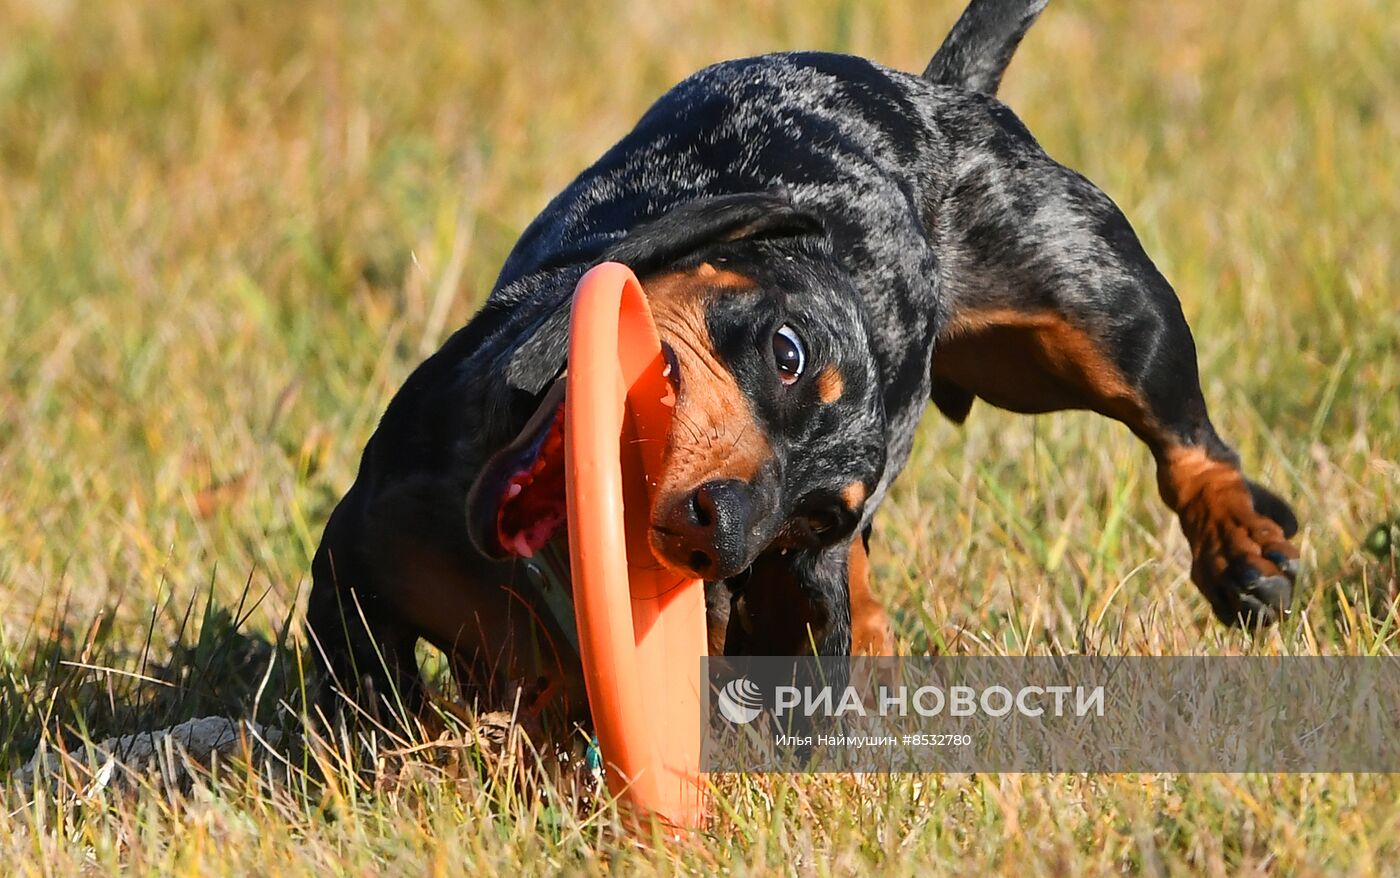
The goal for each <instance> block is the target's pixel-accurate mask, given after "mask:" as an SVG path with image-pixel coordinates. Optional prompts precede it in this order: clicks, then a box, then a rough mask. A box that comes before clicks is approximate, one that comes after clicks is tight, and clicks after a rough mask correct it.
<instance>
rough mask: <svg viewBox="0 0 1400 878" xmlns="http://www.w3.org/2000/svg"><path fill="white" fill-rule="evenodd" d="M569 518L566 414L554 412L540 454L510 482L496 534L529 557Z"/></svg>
mask: <svg viewBox="0 0 1400 878" xmlns="http://www.w3.org/2000/svg"><path fill="white" fill-rule="evenodd" d="M565 520H566V516H565V512H564V413H563V406H562V405H561V406H560V409H559V411H557V412H556V413H555V415H554V420H553V422H552V423H551V424H550V426H549V432H548V434H546V435H545V438H544V441H543V442H542V443H541V444H540V451H539V454H538V455H537V456H536V457H535V459H534V461H533V462H531V463H530V465H529V466H526V467H523V468H522V469H520V470H519V471H518V472H516V473H515V475H513V476H511V477H510V480H509V481H508V482H507V483H506V490H505V493H504V495H503V496H502V497H501V505H500V507H499V509H498V510H497V512H496V536H497V539H498V540H499V542H500V545H501V546H502V547H504V548H505V549H506V550H508V551H510V552H512V553H514V554H516V555H519V556H521V557H523V558H529V557H531V556H533V555H534V554H535V553H536V552H538V551H539V550H540V549H541V548H543V547H544V545H545V544H546V543H548V542H549V541H550V540H551V539H553V538H554V536H555V534H557V533H558V532H559V529H560V528H561V527H562V526H563V524H564V522H565Z"/></svg>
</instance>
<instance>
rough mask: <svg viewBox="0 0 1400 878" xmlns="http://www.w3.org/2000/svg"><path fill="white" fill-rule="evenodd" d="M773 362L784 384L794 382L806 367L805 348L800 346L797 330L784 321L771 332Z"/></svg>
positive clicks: (800, 341) (800, 340)
mask: <svg viewBox="0 0 1400 878" xmlns="http://www.w3.org/2000/svg"><path fill="white" fill-rule="evenodd" d="M773 362H774V364H776V365H777V367H778V380H779V381H781V382H783V383H784V384H794V383H796V382H797V379H798V378H801V377H802V370H803V369H805V368H807V350H806V349H805V348H803V347H802V339H800V338H798V336H797V332H796V331H795V330H794V329H793V328H792V327H791V326H788V325H787V324H786V323H784V324H783V325H782V326H780V327H778V331H777V332H775V333H773Z"/></svg>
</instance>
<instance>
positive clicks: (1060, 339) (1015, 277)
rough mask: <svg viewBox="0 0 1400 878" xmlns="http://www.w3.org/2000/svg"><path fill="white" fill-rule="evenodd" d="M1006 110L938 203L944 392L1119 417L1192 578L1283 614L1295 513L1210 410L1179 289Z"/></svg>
mask: <svg viewBox="0 0 1400 878" xmlns="http://www.w3.org/2000/svg"><path fill="white" fill-rule="evenodd" d="M998 112H1001V113H1005V116H1002V117H999V118H998V119H997V121H998V122H999V123H1000V125H1001V128H1002V130H1001V132H1000V134H999V135H997V136H995V137H993V138H991V140H990V141H989V142H988V143H987V144H986V147H987V148H986V149H985V153H984V158H985V159H986V161H983V162H980V163H978V164H977V165H976V166H975V167H973V168H971V169H970V170H969V171H968V172H967V174H966V175H965V176H964V177H963V179H962V180H961V181H960V182H959V183H958V185H957V186H955V187H954V188H953V190H952V193H953V194H952V195H951V196H950V198H949V199H948V201H947V202H946V203H945V204H944V205H943V208H942V211H941V213H940V223H939V240H937V241H936V242H935V245H936V246H937V248H938V252H939V253H940V256H941V257H942V260H943V267H942V274H943V277H942V279H943V281H944V287H945V290H946V302H947V305H948V311H947V319H946V322H945V324H944V325H943V326H942V328H941V330H940V331H939V334H938V337H937V340H936V343H935V348H934V351H933V355H932V377H933V384H934V390H933V397H934V401H935V402H936V403H937V404H938V405H939V408H941V409H943V410H944V411H945V412H946V413H948V414H949V415H950V416H952V417H954V419H955V420H961V419H962V417H963V416H965V415H966V414H967V408H968V406H970V404H971V400H972V398H973V397H980V398H982V399H984V400H986V401H987V402H989V403H991V404H993V405H996V406H998V407H1001V408H1005V409H1010V410H1011V411H1016V412H1024V413H1038V412H1048V411H1054V410H1059V409H1089V410H1092V411H1095V412H1098V413H1100V414H1103V415H1107V416H1108V417H1111V418H1115V419H1117V420H1119V421H1121V422H1123V423H1124V424H1126V425H1127V426H1128V427H1129V428H1131V429H1132V431H1133V432H1134V433H1136V434H1137V435H1138V436H1139V437H1140V438H1141V439H1142V440H1143V441H1144V442H1146V443H1147V445H1148V447H1149V448H1150V449H1151V450H1152V454H1153V456H1154V457H1155V459H1156V463H1157V474H1158V475H1157V480H1158V486H1159V489H1160V492H1161V495H1162V499H1163V500H1164V501H1166V503H1167V505H1168V506H1170V507H1171V508H1172V509H1173V510H1174V511H1175V512H1176V513H1177V515H1178V517H1179V519H1180V521H1181V527H1182V530H1183V531H1184V532H1185V534H1186V538H1187V540H1188V541H1189V543H1190V545H1191V551H1192V554H1193V564H1192V570H1191V573H1192V579H1193V580H1194V581H1195V583H1196V585H1197V586H1198V587H1199V588H1200V589H1201V591H1202V592H1203V593H1204V594H1205V595H1206V597H1207V598H1208V599H1209V600H1210V603H1211V606H1212V608H1213V609H1214V610H1215V614H1216V615H1217V616H1218V617H1219V618H1220V619H1221V620H1222V621H1225V622H1227V623H1231V624H1245V625H1257V624H1267V623H1271V622H1273V621H1275V620H1276V619H1277V618H1278V616H1279V614H1280V613H1282V612H1286V611H1287V610H1288V608H1289V606H1290V603H1291V600H1292V586H1293V578H1294V574H1295V571H1296V568H1297V558H1298V553H1297V551H1296V550H1295V549H1294V548H1293V546H1292V545H1291V544H1290V543H1289V537H1291V536H1292V535H1293V533H1294V532H1295V531H1296V530H1297V521H1296V519H1295V518H1294V515H1293V512H1292V511H1291V510H1290V509H1289V507H1288V504H1287V503H1285V502H1284V501H1283V500H1281V499H1280V498H1278V497H1277V496H1275V495H1274V494H1273V493H1271V492H1269V491H1268V490H1266V489H1264V488H1262V487H1260V486H1258V485H1256V484H1254V483H1252V482H1250V481H1248V480H1247V479H1246V478H1245V477H1244V474H1243V473H1242V471H1241V468H1240V461H1239V458H1238V456H1237V455H1236V454H1235V453H1234V452H1233V451H1232V450H1231V449H1230V447H1229V446H1228V445H1226V444H1225V442H1224V441H1223V440H1222V439H1221V438H1220V436H1219V435H1218V434H1217V433H1216V431H1215V428H1214V426H1213V425H1212V424H1211V421H1210V418H1209V416H1208V414H1207V411H1206V403H1205V399H1204V398H1203V396H1202V393H1201V387H1200V379H1199V376H1198V373H1197V366H1196V349H1195V344H1194V342H1193V340H1192V338H1191V331H1190V329H1189V328H1188V327H1187V324H1186V319H1185V317H1184V316H1183V314H1182V310H1181V305H1180V303H1179V302H1178V300H1177V297H1176V294H1175V292H1174V291H1173V290H1172V288H1171V286H1170V285H1169V284H1168V283H1167V281H1166V280H1165V279H1164V278H1163V277H1162V275H1161V274H1160V273H1159V272H1158V271H1157V269H1156V268H1155V267H1154V266H1153V264H1152V262H1151V260H1149V259H1148V257H1147V255H1146V253H1144V252H1143V249H1142V246H1141V245H1140V244H1139V242H1138V239H1137V237H1136V235H1134V233H1133V231H1132V229H1131V227H1130V226H1129V225H1128V222H1127V220H1126V219H1125V218H1124V217H1123V215H1122V213H1121V212H1120V211H1119V210H1118V208H1117V207H1116V206H1115V205H1114V204H1113V202H1112V201H1111V200H1109V198H1108V197H1107V196H1106V195H1104V194H1103V193H1102V192H1100V191H1099V190H1098V189H1096V188H1095V187H1094V186H1093V185H1092V184H1090V183H1089V182H1088V181H1087V180H1085V179H1084V178H1083V177H1081V176H1079V175H1078V174H1075V173H1073V172H1071V171H1068V170H1066V169H1064V168H1062V167H1060V166H1059V165H1057V164H1055V163H1054V162H1053V161H1051V160H1050V159H1049V158H1047V157H1046V156H1045V155H1044V153H1042V152H1040V150H1039V148H1038V147H1036V146H1035V145H1034V141H1031V140H1030V138H1029V135H1028V134H1025V133H1024V129H1021V128H1019V123H1016V122H1015V121H1014V118H1010V114H1009V112H1008V111H1004V110H1000V111H994V115H996V114H997V113H998Z"/></svg>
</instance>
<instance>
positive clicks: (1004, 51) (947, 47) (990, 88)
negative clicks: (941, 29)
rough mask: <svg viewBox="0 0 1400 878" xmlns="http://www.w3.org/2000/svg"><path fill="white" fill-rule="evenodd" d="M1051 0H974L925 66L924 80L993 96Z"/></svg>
mask: <svg viewBox="0 0 1400 878" xmlns="http://www.w3.org/2000/svg"><path fill="white" fill-rule="evenodd" d="M1047 2H1049V0H972V2H971V3H970V4H969V5H968V7H967V9H965V10H964V11H963V14H962V17H961V18H959V19H958V23H957V24H955V25H953V29H952V31H950V32H949V34H948V38H947V39H945V40H944V41H943V45H941V46H939V47H938V51H937V52H936V53H934V56H933V60H932V61H930V62H928V67H926V68H925V69H924V79H927V80H928V81H929V82H932V83H934V84H936V85H952V86H958V87H961V88H965V89H968V90H969V91H976V92H981V93H983V94H988V95H994V94H996V93H997V86H999V85H1001V76H1002V74H1003V73H1005V72H1006V65H1008V64H1010V63H1011V56H1012V54H1013V53H1015V51H1016V46H1017V45H1019V44H1020V42H1021V37H1023V36H1025V35H1026V31H1027V30H1029V29H1030V26H1031V24H1032V23H1034V22H1035V19H1036V16H1038V15H1040V12H1041V10H1042V9H1044V8H1045V4H1046V3H1047Z"/></svg>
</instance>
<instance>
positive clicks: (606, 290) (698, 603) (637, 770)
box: [564, 262, 707, 828]
mask: <svg viewBox="0 0 1400 878" xmlns="http://www.w3.org/2000/svg"><path fill="white" fill-rule="evenodd" d="M674 406H675V394H674V392H673V390H672V387H671V383H670V381H669V380H667V377H666V373H665V360H664V358H663V357H662V354H661V341H660V339H659V338H658V337H657V334H656V326H655V324H654V323H653V322H652V318H651V311H650V310H649V309H648V307H647V300H646V295H645V294H644V293H643V292H642V287H641V284H640V283H638V281H637V278H636V276H635V275H634V274H633V273H632V271H631V269H629V268H627V267H626V266H625V265H622V264H620V263H616V262H605V263H603V264H602V265H599V266H596V267H595V268H593V269H592V270H590V271H589V272H588V273H587V274H586V275H584V276H583V278H582V280H580V281H579V284H578V288H577V290H576V291H575V293H574V303H573V313H572V317H571V324H570V330H569V372H568V389H567V393H566V396H565V403H564V435H565V445H564V471H565V476H566V478H565V498H566V501H565V502H566V508H567V512H568V522H569V560H570V570H571V576H572V579H573V590H574V611H575V616H576V618H577V622H578V635H579V654H580V658H581V660H582V664H583V675H584V682H585V685H586V687H587V690H588V704H589V708H590V711H591V714H592V717H593V724H594V728H595V729H596V731H597V734H598V743H599V747H600V749H601V751H602V758H603V764H604V770H605V774H606V778H607V783H608V789H609V790H610V791H611V792H612V793H613V795H615V796H617V797H618V799H619V801H621V802H623V803H625V804H626V805H627V806H628V807H629V810H630V811H631V812H632V814H633V816H638V817H655V818H659V819H660V820H661V821H663V822H664V823H665V824H669V825H670V826H672V827H678V828H690V827H695V826H698V825H699V824H700V822H701V820H702V819H703V817H704V814H705V793H704V786H703V781H702V779H701V776H700V678H699V671H700V662H699V659H700V658H701V657H702V656H704V655H705V654H706V651H707V648H706V639H705V589H704V583H703V582H702V581H701V580H698V579H690V578H687V577H685V576H683V575H681V574H678V573H675V572H672V571H671V570H668V569H667V568H665V567H663V566H662V565H661V564H660V563H659V562H658V561H657V560H656V558H655V556H654V555H653V554H652V551H651V547H650V545H649V544H648V542H647V532H648V529H649V527H650V510H651V503H650V500H651V491H652V489H653V487H654V484H655V478H654V474H656V473H658V472H659V471H660V467H661V462H662V453H663V451H664V450H665V447H666V436H667V432H668V428H669V426H670V423H671V415H672V412H673V410H674ZM648 474H652V477H651V478H649V477H648Z"/></svg>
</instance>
